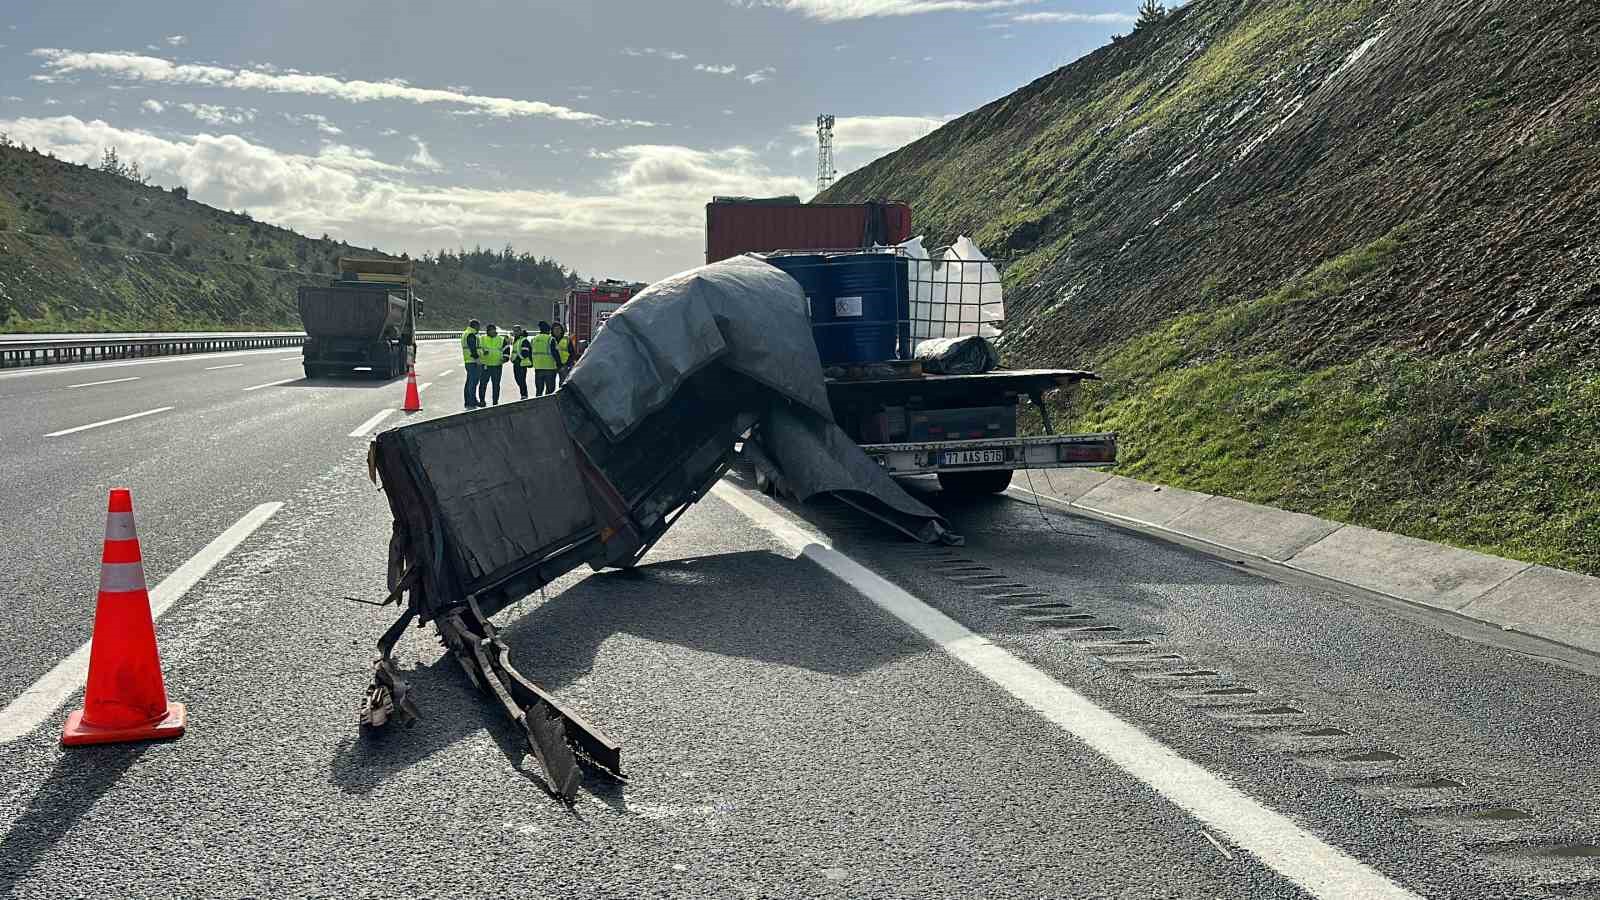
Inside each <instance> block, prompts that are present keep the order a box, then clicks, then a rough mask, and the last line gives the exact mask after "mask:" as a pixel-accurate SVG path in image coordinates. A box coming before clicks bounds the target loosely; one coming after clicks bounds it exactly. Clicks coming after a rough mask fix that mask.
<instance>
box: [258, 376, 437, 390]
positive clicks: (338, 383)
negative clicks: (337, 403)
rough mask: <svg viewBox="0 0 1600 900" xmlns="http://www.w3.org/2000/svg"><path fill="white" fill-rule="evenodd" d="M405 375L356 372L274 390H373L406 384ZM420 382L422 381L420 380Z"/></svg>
mask: <svg viewBox="0 0 1600 900" xmlns="http://www.w3.org/2000/svg"><path fill="white" fill-rule="evenodd" d="M405 380H406V377H405V376H404V375H397V376H395V377H394V378H373V377H372V376H371V375H368V374H367V373H365V372H356V373H354V374H352V375H322V376H318V377H316V378H298V379H296V380H294V381H288V382H285V383H283V384H275V385H273V387H274V388H329V387H336V388H355V389H358V390H363V389H364V390H373V389H375V388H388V387H393V386H394V384H395V382H404V381H405ZM419 380H420V379H419Z"/></svg>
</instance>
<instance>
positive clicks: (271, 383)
mask: <svg viewBox="0 0 1600 900" xmlns="http://www.w3.org/2000/svg"><path fill="white" fill-rule="evenodd" d="M299 380H300V379H299V378H298V377H296V378H279V379H278V380H277V381H269V382H267V383H266V384H258V385H255V386H254V387H247V388H245V390H246V391H259V390H261V389H262V388H269V387H277V386H278V385H280V384H288V383H289V382H291V381H299Z"/></svg>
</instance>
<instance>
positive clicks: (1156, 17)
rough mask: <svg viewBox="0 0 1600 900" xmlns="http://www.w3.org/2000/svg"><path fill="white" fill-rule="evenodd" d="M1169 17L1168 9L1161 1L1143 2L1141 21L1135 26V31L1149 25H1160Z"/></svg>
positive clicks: (1140, 5) (1147, 0)
mask: <svg viewBox="0 0 1600 900" xmlns="http://www.w3.org/2000/svg"><path fill="white" fill-rule="evenodd" d="M1166 17H1167V7H1166V5H1165V4H1163V3H1162V2H1161V0H1141V2H1140V3H1139V21H1137V22H1135V23H1134V24H1133V27H1134V29H1135V30H1137V29H1140V28H1144V27H1146V26H1148V25H1159V24H1161V20H1162V19H1165V18H1166Z"/></svg>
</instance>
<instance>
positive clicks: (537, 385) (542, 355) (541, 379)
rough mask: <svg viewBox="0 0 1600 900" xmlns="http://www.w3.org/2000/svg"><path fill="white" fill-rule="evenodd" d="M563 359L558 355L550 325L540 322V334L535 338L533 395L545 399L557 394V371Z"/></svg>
mask: <svg viewBox="0 0 1600 900" xmlns="http://www.w3.org/2000/svg"><path fill="white" fill-rule="evenodd" d="M560 367H561V358H560V357H559V356H557V355H556V344H555V341H554V340H552V339H551V337H550V323H549V322H540V323H539V333H538V334H536V335H534V336H533V393H534V395H535V396H539V397H543V396H544V395H545V394H553V393H555V392H556V370H557V369H559V368H560Z"/></svg>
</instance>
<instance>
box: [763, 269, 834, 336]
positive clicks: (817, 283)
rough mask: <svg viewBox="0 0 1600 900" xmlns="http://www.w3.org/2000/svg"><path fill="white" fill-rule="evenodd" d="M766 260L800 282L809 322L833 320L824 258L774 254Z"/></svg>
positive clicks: (831, 296)
mask: <svg viewBox="0 0 1600 900" xmlns="http://www.w3.org/2000/svg"><path fill="white" fill-rule="evenodd" d="M766 260H767V262H769V263H771V264H772V265H774V266H777V267H778V268H780V269H782V270H783V271H785V272H787V273H788V274H789V277H791V278H793V279H794V280H795V281H798V282H800V289H801V290H803V291H805V294H806V303H807V305H808V306H809V307H810V310H811V321H813V322H826V321H829V320H831V319H832V318H833V295H832V292H831V288H830V279H829V277H828V276H829V273H830V271H831V270H830V268H829V266H828V258H827V257H826V256H823V255H822V254H820V253H806V254H792V255H791V254H775V255H773V256H768V257H766Z"/></svg>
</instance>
